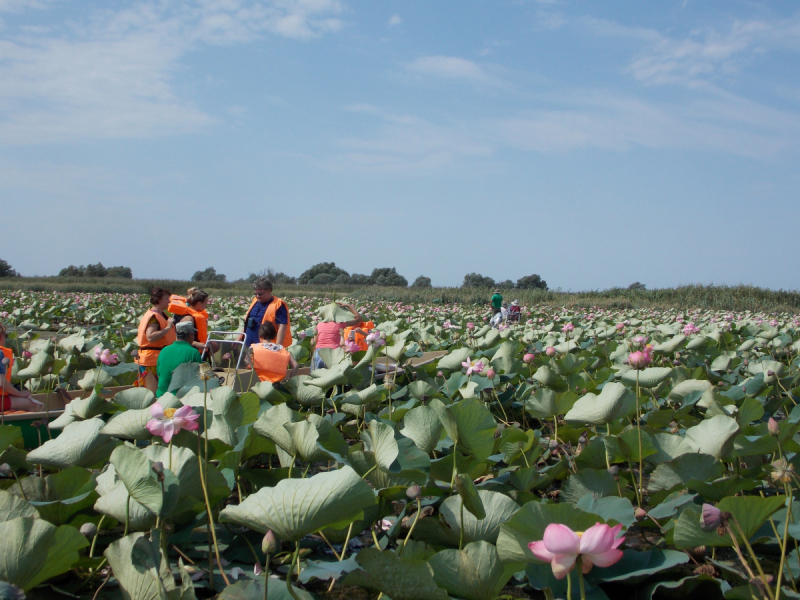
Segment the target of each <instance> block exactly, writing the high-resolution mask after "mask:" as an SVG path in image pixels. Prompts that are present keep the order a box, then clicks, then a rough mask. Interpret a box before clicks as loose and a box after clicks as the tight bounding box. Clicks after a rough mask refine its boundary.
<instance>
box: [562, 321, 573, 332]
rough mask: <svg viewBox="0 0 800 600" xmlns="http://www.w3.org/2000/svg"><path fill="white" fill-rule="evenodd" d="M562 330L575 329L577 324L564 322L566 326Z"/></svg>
mask: <svg viewBox="0 0 800 600" xmlns="http://www.w3.org/2000/svg"><path fill="white" fill-rule="evenodd" d="M561 331H562V332H564V333H569V332H570V331H575V325H573V324H572V323H564V326H563V327H562V328H561Z"/></svg>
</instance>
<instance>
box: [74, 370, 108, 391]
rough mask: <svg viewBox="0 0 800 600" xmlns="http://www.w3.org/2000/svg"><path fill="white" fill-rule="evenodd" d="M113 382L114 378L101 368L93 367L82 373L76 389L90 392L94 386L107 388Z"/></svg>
mask: <svg viewBox="0 0 800 600" xmlns="http://www.w3.org/2000/svg"><path fill="white" fill-rule="evenodd" d="M113 381H114V378H113V377H112V376H111V374H110V373H108V372H107V371H106V370H105V369H104V368H102V367H95V368H94V369H90V370H89V371H86V373H84V375H83V377H81V378H80V379H79V380H78V384H77V385H78V387H79V388H81V389H82V390H91V389H94V387H95V386H97V385H101V386H103V387H107V386H108V385H110V384H111V383H112V382H113Z"/></svg>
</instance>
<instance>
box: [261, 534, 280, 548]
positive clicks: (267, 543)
mask: <svg viewBox="0 0 800 600" xmlns="http://www.w3.org/2000/svg"><path fill="white" fill-rule="evenodd" d="M277 549H278V541H277V540H276V539H275V534H274V533H272V530H271V529H270V530H269V531H267V533H266V535H264V539H263V540H261V551H262V552H263V553H264V554H275V551H276V550H277Z"/></svg>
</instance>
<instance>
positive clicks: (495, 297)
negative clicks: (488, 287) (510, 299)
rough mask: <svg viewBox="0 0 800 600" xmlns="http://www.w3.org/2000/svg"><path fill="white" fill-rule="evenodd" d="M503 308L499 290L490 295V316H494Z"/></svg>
mask: <svg viewBox="0 0 800 600" xmlns="http://www.w3.org/2000/svg"><path fill="white" fill-rule="evenodd" d="M502 308H503V297H502V296H501V295H500V290H495V291H494V293H493V294H492V316H494V315H496V314H497V313H499V312H500V310H501V309H502Z"/></svg>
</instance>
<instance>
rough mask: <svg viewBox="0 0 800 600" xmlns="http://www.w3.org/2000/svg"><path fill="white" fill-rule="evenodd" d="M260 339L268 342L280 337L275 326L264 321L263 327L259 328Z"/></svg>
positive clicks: (270, 322)
mask: <svg viewBox="0 0 800 600" xmlns="http://www.w3.org/2000/svg"><path fill="white" fill-rule="evenodd" d="M258 337H260V338H261V339H262V340H267V341H268V342H270V341H272V340H274V339H275V338H276V337H278V330H277V329H275V324H274V323H273V322H272V321H264V322H263V323H262V324H261V327H259V328H258Z"/></svg>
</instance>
